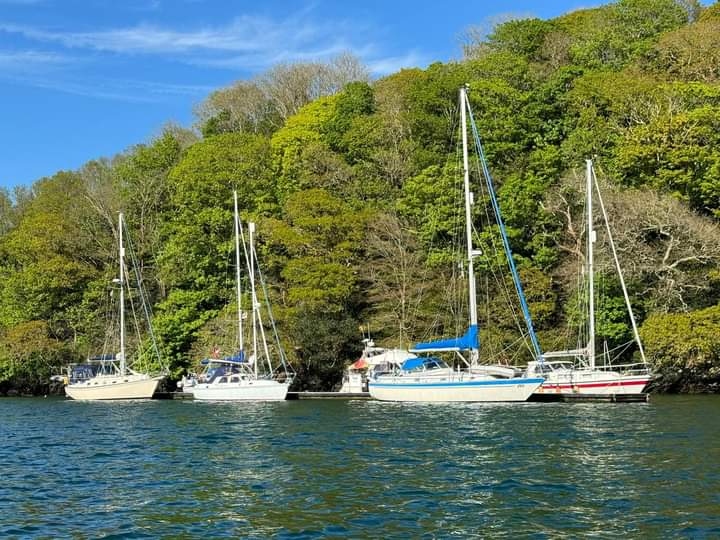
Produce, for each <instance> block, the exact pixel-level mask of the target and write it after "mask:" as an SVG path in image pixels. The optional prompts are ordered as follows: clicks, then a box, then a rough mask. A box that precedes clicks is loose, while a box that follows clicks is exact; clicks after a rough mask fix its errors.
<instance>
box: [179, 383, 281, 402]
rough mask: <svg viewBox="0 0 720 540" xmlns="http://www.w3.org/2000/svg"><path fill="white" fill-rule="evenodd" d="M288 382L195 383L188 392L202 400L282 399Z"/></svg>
mask: <svg viewBox="0 0 720 540" xmlns="http://www.w3.org/2000/svg"><path fill="white" fill-rule="evenodd" d="M289 387H290V383H281V382H278V381H272V380H251V381H241V382H239V383H225V384H217V383H209V384H202V383H201V384H196V385H195V386H194V387H192V389H191V390H190V392H191V393H192V395H193V398H194V399H198V400H204V401H283V400H285V398H287V393H288V388H289Z"/></svg>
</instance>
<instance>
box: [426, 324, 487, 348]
mask: <svg viewBox="0 0 720 540" xmlns="http://www.w3.org/2000/svg"><path fill="white" fill-rule="evenodd" d="M479 348H480V343H479V341H478V327H477V325H476V324H472V325H470V327H469V328H468V329H467V332H465V335H463V336H461V337H456V338H452V339H441V340H439V341H431V342H429V343H418V344H417V345H415V347H414V348H413V349H412V352H419V351H469V350H477V349H479Z"/></svg>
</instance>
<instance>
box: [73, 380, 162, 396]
mask: <svg viewBox="0 0 720 540" xmlns="http://www.w3.org/2000/svg"><path fill="white" fill-rule="evenodd" d="M162 379H163V377H150V376H148V375H125V376H119V375H118V376H100V377H93V378H92V379H90V380H88V381H83V382H81V383H75V384H69V385H67V386H66V387H65V394H66V395H67V396H68V397H69V398H72V399H78V400H105V399H150V398H151V397H152V396H153V394H154V393H155V390H156V389H157V386H158V383H159V382H160V381H161V380H162Z"/></svg>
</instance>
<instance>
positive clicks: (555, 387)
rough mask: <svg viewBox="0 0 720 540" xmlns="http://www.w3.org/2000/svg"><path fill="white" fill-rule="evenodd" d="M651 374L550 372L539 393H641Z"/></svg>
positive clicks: (589, 371)
mask: <svg viewBox="0 0 720 540" xmlns="http://www.w3.org/2000/svg"><path fill="white" fill-rule="evenodd" d="M648 381H650V375H647V374H643V375H622V374H620V373H617V372H614V371H591V370H587V371H583V370H575V371H571V372H568V373H550V374H548V375H547V379H546V380H545V382H544V383H543V384H542V386H541V387H540V388H538V390H537V392H536V393H538V394H550V393H552V394H605V395H610V394H640V393H642V391H643V390H644V389H645V386H646V385H647V383H648Z"/></svg>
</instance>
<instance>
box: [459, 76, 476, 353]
mask: <svg viewBox="0 0 720 540" xmlns="http://www.w3.org/2000/svg"><path fill="white" fill-rule="evenodd" d="M466 92H467V90H466V89H465V87H464V86H463V87H461V88H460V118H461V126H462V145H463V182H464V186H465V236H466V237H467V259H468V295H469V304H468V305H469V307H470V325H471V326H477V323H478V318H477V298H476V296H475V295H476V291H475V264H474V262H473V255H474V252H473V247H472V209H471V208H472V203H473V201H472V193H471V191H470V167H469V166H468V141H467V111H466V108H465V103H466V97H465V96H466ZM471 355H472V356H471V361H472V363H474V362H475V361H477V359H478V350H477V348H476V347H473V348H472V349H471Z"/></svg>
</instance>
